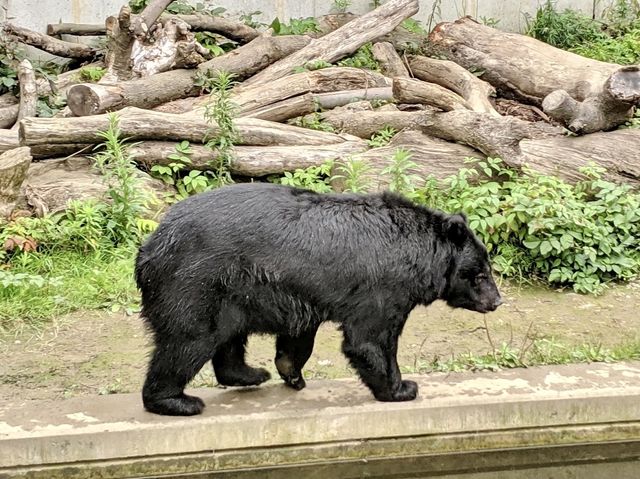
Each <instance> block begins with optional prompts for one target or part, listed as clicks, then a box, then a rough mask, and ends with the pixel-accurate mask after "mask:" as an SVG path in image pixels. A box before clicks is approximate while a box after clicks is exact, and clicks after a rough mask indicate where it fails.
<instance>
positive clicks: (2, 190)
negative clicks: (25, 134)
mask: <svg viewBox="0 0 640 479" xmlns="http://www.w3.org/2000/svg"><path fill="white" fill-rule="evenodd" d="M30 164H31V153H30V151H29V148H26V147H22V148H14V149H12V150H10V151H6V152H4V153H2V154H1V155H0V218H7V217H9V216H10V215H11V213H12V212H13V209H14V207H15V205H16V202H17V201H18V199H19V197H20V189H21V188H22V184H23V183H24V180H25V178H26V176H27V171H28V169H29V165H30Z"/></svg>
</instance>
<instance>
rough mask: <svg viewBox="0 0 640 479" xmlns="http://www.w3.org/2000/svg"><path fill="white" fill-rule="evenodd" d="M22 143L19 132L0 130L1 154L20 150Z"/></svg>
mask: <svg viewBox="0 0 640 479" xmlns="http://www.w3.org/2000/svg"><path fill="white" fill-rule="evenodd" d="M19 146H20V141H19V140H18V131H17V130H0V153H4V152H5V151H9V150H12V149H14V148H18V147H19Z"/></svg>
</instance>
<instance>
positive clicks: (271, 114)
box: [240, 87, 393, 121]
mask: <svg viewBox="0 0 640 479" xmlns="http://www.w3.org/2000/svg"><path fill="white" fill-rule="evenodd" d="M359 100H367V101H371V100H380V101H391V100H393V92H392V89H391V87H379V88H363V89H358V90H345V91H338V92H329V93H305V94H304V95H299V96H295V97H293V98H287V99H286V100H282V101H279V102H277V103H272V104H271V105H267V106H265V107H262V108H257V109H255V110H251V111H250V112H247V113H244V114H242V113H241V114H240V116H249V117H251V118H261V119H263V120H270V121H286V120H289V119H290V118H296V117H298V116H303V115H307V114H309V113H313V112H315V111H317V110H319V109H323V110H329V109H332V108H336V107H339V106H342V105H347V104H349V103H351V102H354V101H359Z"/></svg>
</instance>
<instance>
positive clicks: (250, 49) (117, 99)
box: [68, 35, 311, 116]
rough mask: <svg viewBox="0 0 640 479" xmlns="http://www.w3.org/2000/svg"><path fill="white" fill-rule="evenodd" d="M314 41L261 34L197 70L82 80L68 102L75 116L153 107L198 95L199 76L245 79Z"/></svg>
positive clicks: (293, 36) (290, 36)
mask: <svg viewBox="0 0 640 479" xmlns="http://www.w3.org/2000/svg"><path fill="white" fill-rule="evenodd" d="M309 41H311V39H310V38H308V37H305V36H302V35H289V36H281V37H262V36H261V37H258V38H256V39H255V40H253V41H251V42H250V43H248V44H247V45H243V46H241V47H240V48H237V49H235V50H233V51H231V52H228V53H226V54H224V55H221V56H219V57H216V58H213V59H212V60H209V61H207V62H204V63H201V64H200V65H199V66H198V68H197V70H185V69H178V70H172V71H169V72H163V73H158V74H156V75H152V76H150V77H147V78H144V79H139V80H130V81H126V82H116V83H115V84H103V83H98V84H96V83H82V84H79V85H75V86H73V87H71V88H70V89H69V92H68V97H69V98H68V105H69V108H70V109H71V111H72V112H73V114H74V115H77V116H84V115H96V114H99V113H104V112H106V111H109V110H118V109H121V108H124V107H125V106H137V107H141V108H153V107H154V106H157V105H161V104H163V103H166V102H169V101H172V100H175V99H178V98H183V97H186V96H197V95H198V94H199V93H200V91H201V88H200V87H198V86H197V85H195V76H196V75H197V74H198V72H200V73H204V72H209V74H215V72H217V71H222V70H224V71H227V72H229V73H233V74H235V75H236V77H237V78H238V79H240V80H241V79H243V78H245V77H247V76H250V75H252V74H253V73H255V72H257V71H259V70H260V69H262V68H264V67H266V66H267V65H269V64H270V63H272V62H274V61H277V60H278V59H280V58H283V57H285V56H287V55H289V54H291V53H292V52H294V51H296V50H299V49H300V48H302V47H303V46H304V45H306V44H307V43H309Z"/></svg>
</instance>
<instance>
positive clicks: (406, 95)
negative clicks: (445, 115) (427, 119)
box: [393, 77, 470, 111]
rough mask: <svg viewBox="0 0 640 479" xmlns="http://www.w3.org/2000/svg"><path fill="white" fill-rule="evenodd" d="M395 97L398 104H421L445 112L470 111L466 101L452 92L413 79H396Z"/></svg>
mask: <svg viewBox="0 0 640 479" xmlns="http://www.w3.org/2000/svg"><path fill="white" fill-rule="evenodd" d="M393 97H394V98H395V99H396V100H397V101H398V103H419V104H422V105H429V106H433V107H436V108H439V109H441V110H443V111H451V110H458V109H470V107H469V105H468V104H467V102H466V101H465V99H464V98H462V97H461V96H460V95H458V94H456V93H453V92H452V91H451V90H447V89H446V88H443V87H441V86H440V85H436V84H435V83H427V82H424V81H422V80H414V79H413V78H406V77H397V78H394V79H393Z"/></svg>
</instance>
